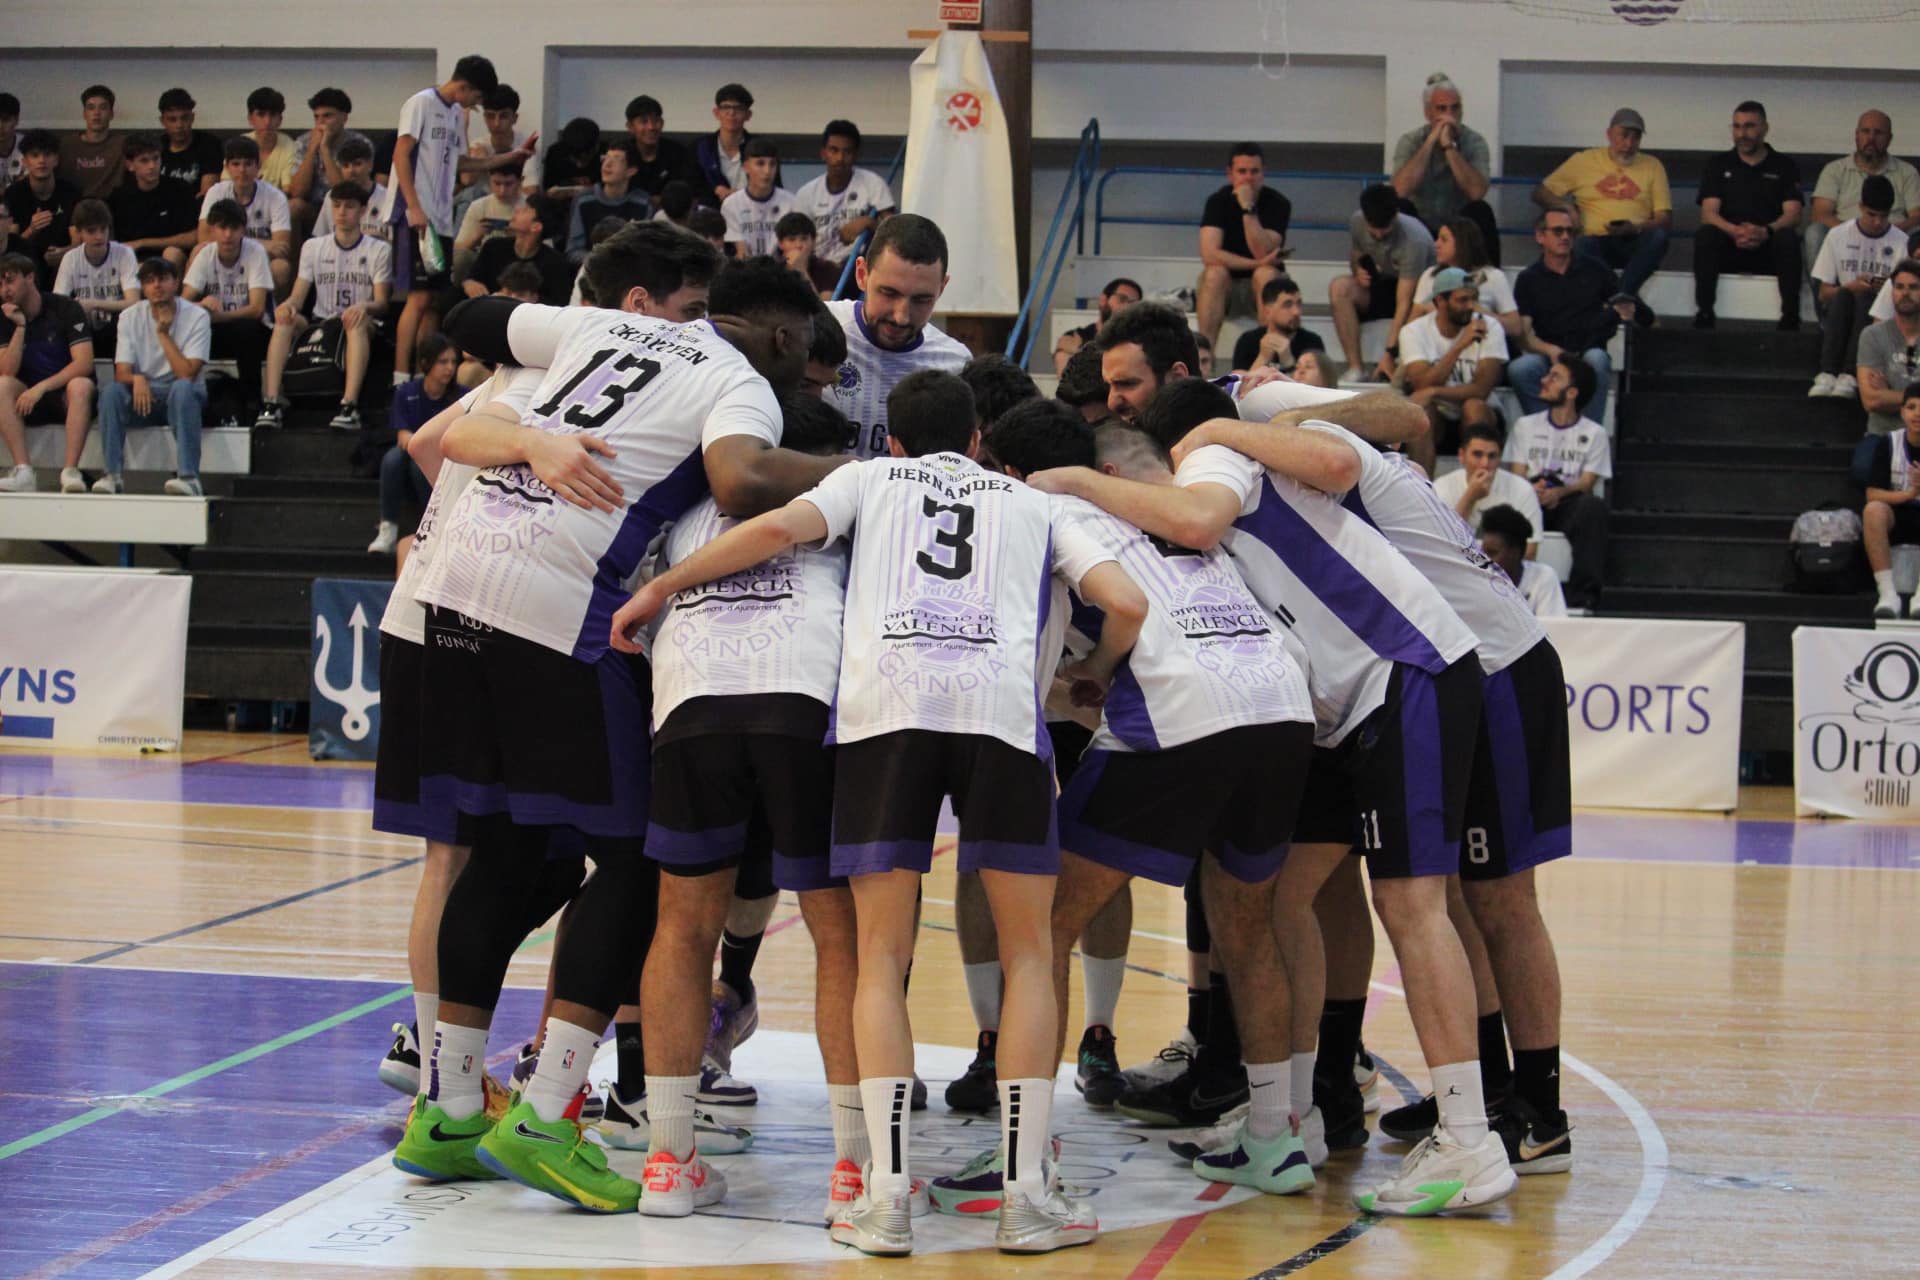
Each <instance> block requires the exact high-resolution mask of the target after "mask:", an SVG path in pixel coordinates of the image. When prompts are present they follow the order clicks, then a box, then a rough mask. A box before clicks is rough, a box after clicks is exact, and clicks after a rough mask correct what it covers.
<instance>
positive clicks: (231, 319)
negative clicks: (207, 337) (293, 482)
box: [180, 200, 280, 426]
mask: <svg viewBox="0 0 1920 1280" xmlns="http://www.w3.org/2000/svg"><path fill="white" fill-rule="evenodd" d="M207 226H208V227H209V228H210V229H211V230H212V233H213V241H212V244H213V247H212V248H211V249H208V250H207V251H206V252H204V253H201V254H199V255H197V256H196V257H195V258H194V260H193V261H192V263H190V264H189V265H188V267H187V278H186V283H185V285H184V286H183V287H182V289H181V290H180V296H181V297H183V298H185V299H186V300H187V301H188V302H197V303H199V304H200V305H201V307H203V308H204V309H205V310H206V313H207V315H208V316H209V317H210V318H211V319H212V320H213V356H214V359H216V360H232V361H233V362H234V365H235V367H236V368H237V369H239V371H240V385H241V386H243V387H245V388H246V390H247V394H248V395H249V397H252V398H258V396H259V394H260V375H261V373H262V371H263V370H264V367H265V365H266V363H267V346H268V342H269V340H270V339H271V338H272V336H273V327H272V326H273V264H272V262H271V261H270V260H269V259H268V257H267V250H266V247H265V246H264V245H262V244H261V243H260V242H259V241H258V240H255V239H252V238H251V237H249V236H248V235H247V212H246V210H244V209H242V208H241V207H240V206H239V205H238V204H237V203H235V202H234V201H232V200H217V201H215V202H214V204H213V207H212V208H210V209H208V210H207ZM255 425H256V426H260V425H265V426H279V425H280V418H279V408H278V406H275V407H274V409H273V416H272V418H271V419H270V420H266V419H264V418H263V421H261V422H256V423H255Z"/></svg>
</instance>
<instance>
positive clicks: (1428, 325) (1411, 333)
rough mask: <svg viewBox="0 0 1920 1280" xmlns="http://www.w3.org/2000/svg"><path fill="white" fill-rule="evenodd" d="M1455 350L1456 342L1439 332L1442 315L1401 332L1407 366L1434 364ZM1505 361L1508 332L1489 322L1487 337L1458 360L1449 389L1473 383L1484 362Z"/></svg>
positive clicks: (1434, 314)
mask: <svg viewBox="0 0 1920 1280" xmlns="http://www.w3.org/2000/svg"><path fill="white" fill-rule="evenodd" d="M1452 346H1453V339H1452V338H1449V337H1447V335H1445V334H1444V333H1441V332H1440V315H1439V313H1438V312H1436V311H1429V312H1428V313H1427V314H1426V315H1424V316H1421V317H1420V318H1419V319H1418V320H1415V321H1413V322H1412V323H1411V324H1409V325H1408V326H1407V327H1406V328H1404V329H1402V330H1401V331H1400V359H1401V362H1402V363H1404V364H1412V363H1414V362H1415V361H1420V362H1422V363H1425V364H1432V363H1433V362H1435V361H1437V360H1439V359H1440V358H1441V357H1442V356H1444V355H1446V354H1447V351H1448V349H1449V348H1451V347H1452ZM1506 358H1507V331H1506V330H1505V329H1503V328H1501V327H1500V322H1499V321H1497V320H1489V321H1487V334H1486V336H1485V337H1484V338H1481V339H1480V340H1479V341H1477V342H1470V343H1468V344H1467V345H1466V346H1465V347H1463V348H1461V351H1460V354H1459V355H1458V356H1457V357H1455V359H1454V362H1453V372H1452V373H1451V374H1449V375H1448V377H1447V385H1448V386H1450V387H1460V386H1465V385H1466V384H1467V383H1469V382H1472V381H1473V375H1474V370H1475V369H1477V368H1479V366H1480V362H1481V361H1482V360H1505V359H1506Z"/></svg>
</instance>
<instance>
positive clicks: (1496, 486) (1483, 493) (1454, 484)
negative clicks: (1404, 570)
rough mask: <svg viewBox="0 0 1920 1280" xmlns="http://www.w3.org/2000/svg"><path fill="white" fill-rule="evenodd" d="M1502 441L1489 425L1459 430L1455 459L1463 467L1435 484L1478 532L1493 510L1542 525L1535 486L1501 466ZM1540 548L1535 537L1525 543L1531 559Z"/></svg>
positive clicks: (1449, 502) (1496, 430) (1446, 501)
mask: <svg viewBox="0 0 1920 1280" xmlns="http://www.w3.org/2000/svg"><path fill="white" fill-rule="evenodd" d="M1503 443H1504V442H1503V441H1502V440H1501V439H1500V432H1499V429H1498V428H1496V427H1493V426H1491V425H1489V424H1487V423H1475V424H1474V425H1473V426H1471V427H1462V428H1461V429H1460V451H1459V453H1458V454H1456V455H1455V456H1456V457H1458V458H1459V459H1460V466H1459V467H1458V468H1457V469H1456V470H1453V471H1449V472H1447V474H1445V475H1443V476H1440V477H1438V478H1437V479H1435V480H1434V482H1433V491H1434V492H1435V493H1437V494H1439V495H1440V500H1441V501H1442V502H1444V503H1446V504H1447V505H1448V506H1450V507H1452V508H1453V509H1454V510H1455V511H1456V512H1458V513H1459V515H1460V518H1461V519H1462V520H1465V521H1466V522H1467V524H1468V525H1469V526H1470V527H1471V528H1472V529H1474V530H1475V531H1476V532H1477V531H1478V530H1479V529H1480V522H1481V518H1482V517H1483V516H1485V515H1486V513H1487V510H1488V509H1489V508H1491V507H1511V508H1512V509H1513V510H1515V511H1518V512H1519V513H1520V514H1521V515H1523V516H1525V517H1526V518H1527V520H1528V521H1529V522H1530V523H1531V524H1532V525H1533V527H1534V528H1536V529H1537V528H1539V527H1540V524H1541V515H1540V499H1539V498H1538V497H1536V496H1535V495H1534V492H1533V486H1532V485H1530V484H1528V483H1527V482H1526V481H1525V480H1523V479H1521V478H1520V477H1519V476H1517V475H1515V474H1514V473H1513V472H1511V471H1508V470H1507V469H1506V468H1505V467H1503V466H1501V465H1500V454H1501V451H1502V446H1503ZM1538 546H1539V544H1538V543H1537V542H1535V541H1534V540H1533V536H1532V534H1529V535H1528V536H1527V539H1526V547H1525V550H1526V553H1527V554H1528V555H1529V556H1531V555H1532V554H1533V553H1534V551H1535V550H1536V549H1537V548H1538Z"/></svg>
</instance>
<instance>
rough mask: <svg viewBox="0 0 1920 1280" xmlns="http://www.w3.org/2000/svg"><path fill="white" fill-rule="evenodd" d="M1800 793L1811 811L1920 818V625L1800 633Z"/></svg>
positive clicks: (1799, 800) (1796, 754)
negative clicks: (1919, 787) (1919, 788)
mask: <svg viewBox="0 0 1920 1280" xmlns="http://www.w3.org/2000/svg"><path fill="white" fill-rule="evenodd" d="M1793 726H1794V727H1793V801H1794V809H1795V811H1796V812H1798V813H1800V814H1802V815H1809V814H1820V815H1824V816H1826V817H1833V818H1883V819H1896V818H1920V798H1916V796H1915V791H1916V788H1915V787H1914V779H1915V778H1916V777H1920V633H1917V632H1913V631H1907V630H1903V629H1890V630H1887V631H1868V630H1864V629H1854V628H1845V627H1799V628H1797V629H1795V631H1794V633H1793Z"/></svg>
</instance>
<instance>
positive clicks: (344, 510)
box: [208, 495, 380, 551]
mask: <svg viewBox="0 0 1920 1280" xmlns="http://www.w3.org/2000/svg"><path fill="white" fill-rule="evenodd" d="M379 521H380V504H379V502H378V501H377V500H376V499H375V498H374V497H373V495H368V496H367V497H365V498H363V499H358V500H353V501H342V500H332V499H326V498H223V499H221V500H220V501H218V502H216V503H214V504H213V517H212V520H211V521H210V525H211V527H210V529H209V531H208V533H209V537H208V540H209V541H211V542H213V543H215V544H216V545H219V546H225V547H244V546H254V547H261V546H297V547H319V548H324V549H328V550H341V551H344V550H347V549H350V548H355V547H360V548H364V547H365V546H366V545H367V541H368V540H369V539H370V538H372V537H373V535H374V531H375V529H376V527H377V526H378V524H379Z"/></svg>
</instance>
